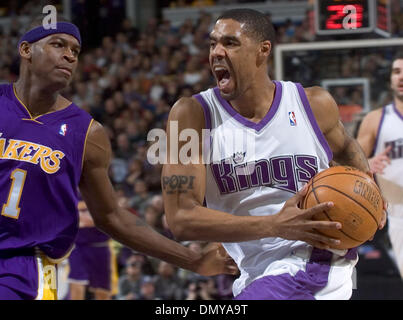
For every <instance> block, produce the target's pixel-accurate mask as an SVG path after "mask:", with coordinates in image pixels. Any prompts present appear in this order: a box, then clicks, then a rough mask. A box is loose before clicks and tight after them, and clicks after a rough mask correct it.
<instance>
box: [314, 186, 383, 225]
mask: <svg viewBox="0 0 403 320" xmlns="http://www.w3.org/2000/svg"><path fill="white" fill-rule="evenodd" d="M319 187H328V188H329V189H332V190H333V191H337V192H338V193H341V194H342V195H344V196H346V197H347V198H349V199H351V200H353V201H354V202H355V203H357V204H358V205H359V206H360V207H362V208H363V209H364V210H365V211H367V212H368V213H369V215H370V216H371V217H372V219H374V221H375V224H376V225H377V226H379V225H378V221H377V220H376V218H375V217H374V215H373V214H372V213H371V212H370V211H369V210H368V209H367V208H366V207H364V206H363V205H362V204H361V203H360V202H358V201H357V200H355V199H354V198H352V197H350V196H349V195H348V194H346V193H344V192H343V191H340V190H337V189H335V188H333V187H331V186H329V185H327V184H321V185H319V186H318V187H317V188H319Z"/></svg>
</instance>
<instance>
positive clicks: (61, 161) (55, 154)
mask: <svg viewBox="0 0 403 320" xmlns="http://www.w3.org/2000/svg"><path fill="white" fill-rule="evenodd" d="M91 122H92V118H91V116H90V115H89V114H88V113H87V112H85V111H83V110H81V109H80V108H79V107H78V106H76V105H75V104H74V103H72V104H70V105H69V106H68V107H67V108H65V109H63V110H59V111H55V112H50V113H47V114H43V115H41V116H39V117H36V118H33V117H31V115H30V113H29V111H28V109H27V108H26V107H25V106H24V105H23V104H22V102H21V101H20V100H19V98H18V97H17V96H16V94H15V91H14V87H13V85H12V84H7V85H1V86H0V172H1V175H0V209H1V215H0V250H7V249H20V248H34V247H37V248H39V249H40V250H42V251H43V252H44V253H45V254H46V255H47V256H48V257H50V258H52V259H59V258H61V257H63V256H64V255H65V254H66V253H67V252H68V251H69V250H70V249H71V248H72V246H73V243H74V240H75V237H76V235H77V231H78V211H77V202H78V198H77V192H78V184H79V181H80V176H81V170H82V165H83V153H84V148H85V141H86V136H87V133H88V130H89V127H90V124H91Z"/></svg>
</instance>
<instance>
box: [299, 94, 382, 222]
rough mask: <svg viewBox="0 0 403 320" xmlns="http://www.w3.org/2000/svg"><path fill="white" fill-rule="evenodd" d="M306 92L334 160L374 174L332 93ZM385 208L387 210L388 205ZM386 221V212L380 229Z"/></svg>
mask: <svg viewBox="0 0 403 320" xmlns="http://www.w3.org/2000/svg"><path fill="white" fill-rule="evenodd" d="M305 92H306V94H307V98H308V100H309V104H310V105H311V108H312V111H313V113H314V115H315V118H316V121H317V122H318V125H319V127H320V129H321V131H322V132H323V134H324V136H325V138H326V140H327V142H328V144H329V147H330V149H331V150H332V152H333V158H334V160H335V161H336V162H337V163H338V164H340V165H348V166H352V167H355V168H358V169H360V170H362V171H364V172H367V173H369V174H371V175H372V173H371V170H370V167H369V163H368V160H367V156H366V154H365V153H364V150H363V149H362V148H361V146H360V145H359V143H358V141H357V140H355V139H353V138H352V137H351V136H350V135H349V134H348V133H347V132H346V130H345V128H344V126H343V124H342V123H341V121H340V116H339V109H338V106H337V104H336V101H334V99H333V97H332V96H331V95H330V93H329V92H327V91H326V90H324V89H322V88H320V87H312V88H307V89H305ZM384 209H385V210H386V205H385V208H384ZM385 223H386V212H384V216H383V220H382V222H381V223H380V226H379V229H382V228H383V227H384V225H385Z"/></svg>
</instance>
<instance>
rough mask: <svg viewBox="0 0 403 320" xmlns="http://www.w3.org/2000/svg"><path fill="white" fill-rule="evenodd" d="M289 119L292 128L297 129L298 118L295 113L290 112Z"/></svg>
mask: <svg viewBox="0 0 403 320" xmlns="http://www.w3.org/2000/svg"><path fill="white" fill-rule="evenodd" d="M288 118H289V119H290V126H291V127H295V126H296V125H297V118H296V117H295V113H294V111H291V112H288Z"/></svg>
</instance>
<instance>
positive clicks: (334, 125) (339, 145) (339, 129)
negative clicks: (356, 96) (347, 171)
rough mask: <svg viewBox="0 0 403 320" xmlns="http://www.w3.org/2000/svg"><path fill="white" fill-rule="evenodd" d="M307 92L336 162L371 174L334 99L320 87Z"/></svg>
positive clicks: (363, 154) (307, 89)
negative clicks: (347, 130) (343, 121)
mask: <svg viewBox="0 0 403 320" xmlns="http://www.w3.org/2000/svg"><path fill="white" fill-rule="evenodd" d="M305 92H306V95H307V98H308V100H309V104H310V105H311V108H312V111H313V113H314V115H315V118H316V121H317V123H318V125H319V127H320V129H321V131H322V133H323V135H324V136H325V138H326V140H327V142H328V144H329V147H330V149H331V150H332V152H333V158H334V160H335V161H336V162H337V163H338V164H340V165H348V166H352V167H355V168H358V169H360V170H362V171H364V172H369V171H370V169H369V165H368V161H367V157H366V156H365V153H364V151H363V150H362V149H361V147H360V145H359V144H358V142H357V140H355V139H353V138H352V137H351V136H350V135H349V134H348V133H347V132H346V130H345V128H344V126H343V124H342V123H341V121H340V116H339V109H338V106H337V104H336V101H334V99H333V97H332V96H331V95H330V94H329V92H327V91H326V90H324V89H322V88H320V87H311V88H306V89H305Z"/></svg>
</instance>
